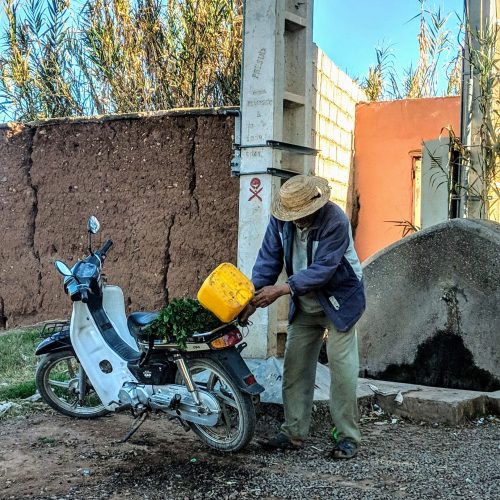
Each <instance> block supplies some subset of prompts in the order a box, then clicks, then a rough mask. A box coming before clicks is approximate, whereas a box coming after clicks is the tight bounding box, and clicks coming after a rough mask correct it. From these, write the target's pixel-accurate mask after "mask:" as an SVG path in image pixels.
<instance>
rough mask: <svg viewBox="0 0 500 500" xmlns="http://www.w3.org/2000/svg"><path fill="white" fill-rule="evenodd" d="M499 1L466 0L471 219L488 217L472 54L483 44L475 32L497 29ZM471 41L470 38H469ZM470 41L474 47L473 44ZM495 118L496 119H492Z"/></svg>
mask: <svg viewBox="0 0 500 500" xmlns="http://www.w3.org/2000/svg"><path fill="white" fill-rule="evenodd" d="M496 3H497V1H496V0H466V9H467V18H466V19H467V21H468V24H469V28H470V30H471V32H472V36H471V37H466V44H465V53H464V71H463V77H462V78H463V82H462V126H461V128H462V130H461V137H462V142H463V143H464V144H465V145H466V146H467V147H469V148H470V149H469V150H470V155H471V159H470V162H471V166H472V167H473V168H468V169H466V171H464V172H462V178H463V183H464V185H465V186H467V187H468V192H467V193H466V195H465V198H466V199H465V203H462V205H463V207H464V212H465V215H466V216H467V217H469V218H484V217H486V216H487V211H488V207H487V204H485V203H484V198H486V197H487V193H485V192H484V191H485V189H487V187H486V186H485V185H484V183H483V179H484V172H483V170H482V164H481V157H480V148H479V147H478V146H479V144H480V133H481V132H480V128H481V124H482V121H483V116H482V113H481V110H480V109H479V105H478V98H479V95H480V88H479V81H478V77H479V75H478V74H476V72H475V68H474V67H473V66H471V64H470V58H471V56H470V52H471V51H472V50H480V46H479V41H478V39H477V36H475V33H477V32H479V33H480V34H483V33H484V32H485V31H486V30H492V29H497V8H496ZM469 38H470V39H469ZM469 42H470V44H469ZM489 118H490V119H492V118H493V117H489Z"/></svg>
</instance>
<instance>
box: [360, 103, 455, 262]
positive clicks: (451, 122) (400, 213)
mask: <svg viewBox="0 0 500 500" xmlns="http://www.w3.org/2000/svg"><path fill="white" fill-rule="evenodd" d="M459 124H460V98H459V97H442V98H426V99H405V100H397V101H388V102H374V103H361V104H358V105H357V106H356V121H355V133H354V138H355V139H354V150H355V154H354V180H355V191H356V195H357V197H358V204H359V211H358V216H357V225H356V227H355V245H356V250H357V252H358V255H359V257H360V259H361V260H362V261H363V260H365V259H366V258H368V257H369V256H371V255H373V254H374V253H376V252H377V251H379V250H381V249H382V248H384V247H386V246H387V245H390V244H391V243H393V242H395V241H397V240H399V239H400V238H401V236H402V229H401V227H398V226H396V225H395V224H394V223H391V222H387V221H409V222H412V223H413V218H414V202H415V200H414V198H415V191H414V189H415V186H414V175H415V162H416V161H419V159H420V157H421V155H422V142H423V141H428V140H433V139H437V138H438V137H439V136H440V134H441V133H443V135H447V134H448V132H447V131H443V132H441V131H442V129H443V127H450V126H451V127H452V129H453V131H454V132H455V133H456V134H457V135H458V134H459V131H460V127H459Z"/></svg>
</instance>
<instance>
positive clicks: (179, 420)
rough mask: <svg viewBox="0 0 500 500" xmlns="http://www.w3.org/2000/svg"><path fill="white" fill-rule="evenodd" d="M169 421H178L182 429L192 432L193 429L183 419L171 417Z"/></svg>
mask: <svg viewBox="0 0 500 500" xmlns="http://www.w3.org/2000/svg"><path fill="white" fill-rule="evenodd" d="M169 420H177V421H178V422H179V424H180V425H181V427H182V428H183V429H184V430H185V431H186V432H189V431H190V430H191V427H189V425H188V424H187V423H186V421H185V420H182V418H181V417H169Z"/></svg>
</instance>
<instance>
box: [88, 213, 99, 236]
mask: <svg viewBox="0 0 500 500" xmlns="http://www.w3.org/2000/svg"><path fill="white" fill-rule="evenodd" d="M99 229H101V224H99V221H98V220H97V217H96V216H95V215H91V216H90V217H89V220H88V221H87V231H88V232H89V233H92V234H97V233H98V232H99Z"/></svg>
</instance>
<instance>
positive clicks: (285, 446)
mask: <svg viewBox="0 0 500 500" xmlns="http://www.w3.org/2000/svg"><path fill="white" fill-rule="evenodd" d="M256 441H257V443H258V444H260V445H261V446H262V447H263V448H266V449H269V450H300V449H301V448H303V447H304V442H303V441H302V440H299V439H291V438H289V437H288V436H287V435H286V434H284V433H283V432H279V433H278V434H276V436H274V437H272V438H259V439H256Z"/></svg>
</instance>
